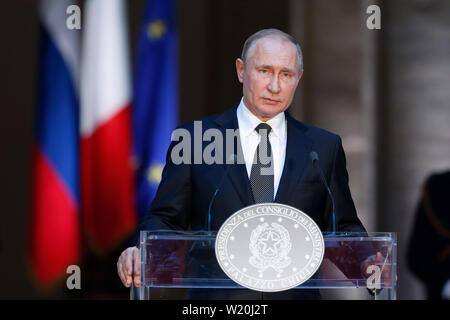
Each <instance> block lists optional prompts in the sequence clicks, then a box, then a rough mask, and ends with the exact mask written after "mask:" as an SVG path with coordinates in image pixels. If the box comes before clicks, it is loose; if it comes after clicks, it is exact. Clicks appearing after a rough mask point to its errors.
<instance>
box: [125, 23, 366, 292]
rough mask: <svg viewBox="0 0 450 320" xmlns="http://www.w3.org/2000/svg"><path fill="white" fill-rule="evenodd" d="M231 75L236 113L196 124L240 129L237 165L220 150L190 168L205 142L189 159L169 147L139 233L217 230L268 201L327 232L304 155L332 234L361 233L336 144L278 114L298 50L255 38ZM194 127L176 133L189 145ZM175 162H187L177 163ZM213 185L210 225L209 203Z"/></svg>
mask: <svg viewBox="0 0 450 320" xmlns="http://www.w3.org/2000/svg"><path fill="white" fill-rule="evenodd" d="M236 71H237V76H238V79H239V81H240V82H241V83H242V84H243V98H242V100H241V102H240V103H239V105H237V106H235V107H233V108H232V109H230V110H228V111H226V112H225V113H223V114H220V115H216V116H212V117H209V118H206V119H203V120H202V121H201V122H200V123H201V130H202V132H206V131H207V130H211V129H213V130H216V132H221V133H222V136H223V137H226V136H227V130H236V129H239V130H238V131H237V134H236V135H235V137H234V138H235V140H236V142H237V143H236V144H235V148H234V149H233V150H232V151H231V154H232V155H237V157H236V156H234V157H233V158H234V159H233V160H237V161H232V162H233V164H230V163H229V161H228V159H229V156H230V152H226V150H225V147H224V149H223V150H219V151H222V152H219V153H221V155H220V156H219V158H221V159H222V160H223V161H222V162H225V163H224V164H221V163H213V164H206V163H204V162H203V163H200V164H195V161H194V160H195V159H194V157H195V153H196V152H197V156H198V152H201V154H202V155H203V150H204V148H205V144H206V143H205V141H203V145H202V147H203V148H200V149H199V148H197V147H196V146H195V143H194V142H190V148H187V149H192V151H193V153H194V155H187V154H186V153H183V152H187V153H188V151H186V150H184V151H183V152H181V153H179V150H178V146H179V143H180V142H177V141H173V142H172V144H171V146H170V148H169V151H168V156H167V162H166V166H165V168H164V170H163V174H162V180H161V183H160V185H159V188H158V192H157V194H156V196H155V199H154V200H153V202H152V204H151V206H150V210H149V213H148V214H147V216H146V217H145V219H144V220H143V221H142V222H141V224H140V226H139V228H138V232H139V231H140V230H156V229H168V228H169V229H180V230H187V229H192V230H207V229H208V228H210V229H211V230H218V229H219V228H220V226H221V224H222V223H223V222H224V221H225V220H226V219H227V218H228V217H229V216H230V215H231V214H233V213H234V212H236V211H237V210H239V209H242V208H243V207H246V206H248V205H251V204H255V203H259V202H271V201H274V202H278V203H283V204H287V205H290V206H293V207H295V208H298V209H300V210H302V211H303V212H305V213H307V214H308V215H309V216H311V217H312V218H313V219H314V220H315V222H316V223H317V224H318V226H319V227H320V228H321V230H322V231H326V230H331V229H332V222H331V221H332V217H331V201H330V198H329V196H328V193H327V190H326V188H325V187H324V185H323V184H322V182H321V180H320V173H319V171H318V168H317V166H316V165H313V163H312V162H311V160H310V153H311V151H315V152H316V153H317V154H318V155H319V160H318V165H319V166H320V167H321V168H322V169H323V171H324V175H325V178H326V180H327V182H328V184H329V186H330V189H331V192H332V193H333V195H334V197H335V212H336V226H337V230H339V231H356V232H358V231H359V232H364V231H365V230H364V227H363V226H362V224H361V222H360V220H359V219H358V217H357V215H356V210H355V206H354V204H353V200H352V198H351V194H350V190H349V186H348V174H347V170H346V164H345V155H344V151H343V148H342V144H341V139H340V137H339V136H337V135H335V134H333V133H330V132H328V131H325V130H323V129H319V128H316V127H313V126H310V125H307V124H304V123H301V122H299V121H297V120H295V119H294V118H293V117H292V116H291V115H289V113H287V112H285V111H286V110H287V108H288V107H289V106H290V104H291V102H292V99H293V96H294V92H295V90H296V88H297V85H298V83H299V80H300V78H301V76H302V74H303V65H302V54H301V50H300V46H299V45H298V43H297V42H296V41H295V40H294V39H293V38H292V37H291V36H289V35H287V34H285V33H283V32H281V31H279V30H276V29H267V30H262V31H259V32H257V33H255V34H254V35H252V36H251V37H250V38H249V39H248V40H247V41H246V42H245V44H244V48H243V52H242V56H241V58H240V59H237V60H236ZM198 124H199V123H198V122H193V123H188V124H187V125H184V126H182V127H180V128H179V129H178V130H181V132H185V133H187V135H188V136H193V137H195V132H196V130H198V128H195V126H196V125H198ZM199 150H200V151H199ZM261 150H264V151H263V152H262V151H261ZM175 151H176V152H175ZM259 152H262V153H259ZM177 155H178V156H179V157H184V159H188V161H184V163H179V161H178V160H175V158H176V157H177ZM258 155H261V156H260V157H259V156H258ZM262 155H266V156H267V157H268V158H267V159H268V160H269V161H268V162H269V164H270V166H269V167H270V172H269V174H262V173H261V172H260V171H261V170H256V169H255V168H261V167H264V165H263V163H262V162H263V161H262V160H263V156H262ZM174 157H175V158H174ZM235 158H237V159H235ZM186 162H189V163H186ZM193 162H194V163H193ZM236 162H237V163H236ZM265 164H267V162H265ZM219 185H220V188H219V191H218V194H217V196H216V198H215V200H214V203H213V207H212V210H211V212H212V214H211V216H210V218H209V215H208V212H209V205H210V201H211V198H212V197H213V193H214V192H215V191H216V189H217V188H218V186H219ZM209 219H210V220H209ZM138 261H139V251H138V249H137V248H136V247H132V248H128V249H127V250H125V251H124V252H123V253H122V255H121V256H120V258H119V261H118V263H117V267H118V274H119V276H120V278H121V280H122V282H123V283H124V285H125V286H127V287H129V286H130V285H131V281H132V279H131V275H132V272H134V274H135V278H134V282H135V285H136V286H139V284H140V283H139V281H140V280H139V274H140V270H139V268H140V267H139V263H138Z"/></svg>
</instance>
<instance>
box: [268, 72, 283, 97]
mask: <svg viewBox="0 0 450 320" xmlns="http://www.w3.org/2000/svg"><path fill="white" fill-rule="evenodd" d="M267 88H268V89H269V91H270V92H272V93H278V92H280V90H281V88H280V80H279V79H278V77H277V76H274V77H272V79H271V80H270V83H269V86H268V87H267Z"/></svg>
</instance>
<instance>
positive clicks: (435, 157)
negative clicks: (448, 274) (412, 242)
mask: <svg viewBox="0 0 450 320" xmlns="http://www.w3.org/2000/svg"><path fill="white" fill-rule="evenodd" d="M384 4H385V7H384V8H382V13H383V24H382V26H383V27H382V28H383V38H384V39H383V46H384V62H385V65H384V76H383V88H382V89H383V91H384V93H385V100H384V103H382V104H381V105H380V108H381V110H380V122H379V126H380V152H379V155H380V157H379V164H380V166H379V171H378V175H379V177H380V181H379V187H378V192H379V208H378V215H379V218H380V219H379V223H378V229H380V230H391V231H397V232H398V254H399V268H398V273H399V278H400V280H399V281H400V282H399V283H400V286H399V297H400V298H402V299H414V298H423V297H424V295H423V291H422V290H421V285H419V283H418V282H417V281H416V279H415V277H413V276H412V274H411V273H410V272H409V269H408V267H407V265H406V259H405V254H406V248H407V244H408V241H409V235H410V230H411V228H412V223H413V220H414V214H415V209H416V206H417V203H418V200H419V196H420V191H421V186H422V184H423V182H424V180H425V179H426V177H427V176H428V175H429V174H431V173H432V172H438V171H441V170H444V169H449V168H450V2H448V1H410V0H408V1H407V0H398V1H386V2H385V3H384ZM417 259H420V257H417ZM430 272H432V271H431V270H430Z"/></svg>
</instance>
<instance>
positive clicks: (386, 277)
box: [362, 252, 397, 287]
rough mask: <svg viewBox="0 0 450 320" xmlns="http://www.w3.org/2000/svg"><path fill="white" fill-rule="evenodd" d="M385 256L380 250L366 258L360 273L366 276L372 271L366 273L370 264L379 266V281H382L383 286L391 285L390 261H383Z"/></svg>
mask: <svg viewBox="0 0 450 320" xmlns="http://www.w3.org/2000/svg"><path fill="white" fill-rule="evenodd" d="M385 259H386V258H385V257H383V255H382V254H381V252H377V254H376V255H373V256H370V257H369V258H367V259H366V260H365V261H364V262H363V265H362V273H363V276H364V277H365V278H368V277H370V276H371V275H372V273H368V269H369V267H370V266H377V267H378V268H380V272H381V274H380V279H379V281H380V283H383V284H384V286H385V287H390V286H391V275H392V265H391V263H390V262H386V261H385ZM395 282H397V276H395Z"/></svg>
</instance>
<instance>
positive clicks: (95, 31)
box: [80, 0, 137, 253]
mask: <svg viewBox="0 0 450 320" xmlns="http://www.w3.org/2000/svg"><path fill="white" fill-rule="evenodd" d="M84 12H85V16H84V21H83V22H84V23H83V50H82V66H81V119H80V121H81V126H80V128H81V129H80V130H81V199H82V212H83V228H84V231H85V233H86V235H87V238H88V241H89V244H90V245H91V248H92V249H94V250H95V251H96V252H100V253H101V252H105V251H107V250H109V249H112V248H113V247H114V246H115V245H117V244H119V243H120V242H121V241H123V240H124V239H125V238H126V237H127V236H129V235H130V234H131V233H132V232H133V231H134V230H135V227H136V222H137V215H136V210H135V199H134V178H133V164H132V158H131V151H132V146H131V141H132V140H131V110H130V104H131V78H130V76H131V75H130V66H129V53H128V31H127V19H126V12H127V11H126V4H125V2H124V1H123V0H87V1H86V5H85V10H84Z"/></svg>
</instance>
